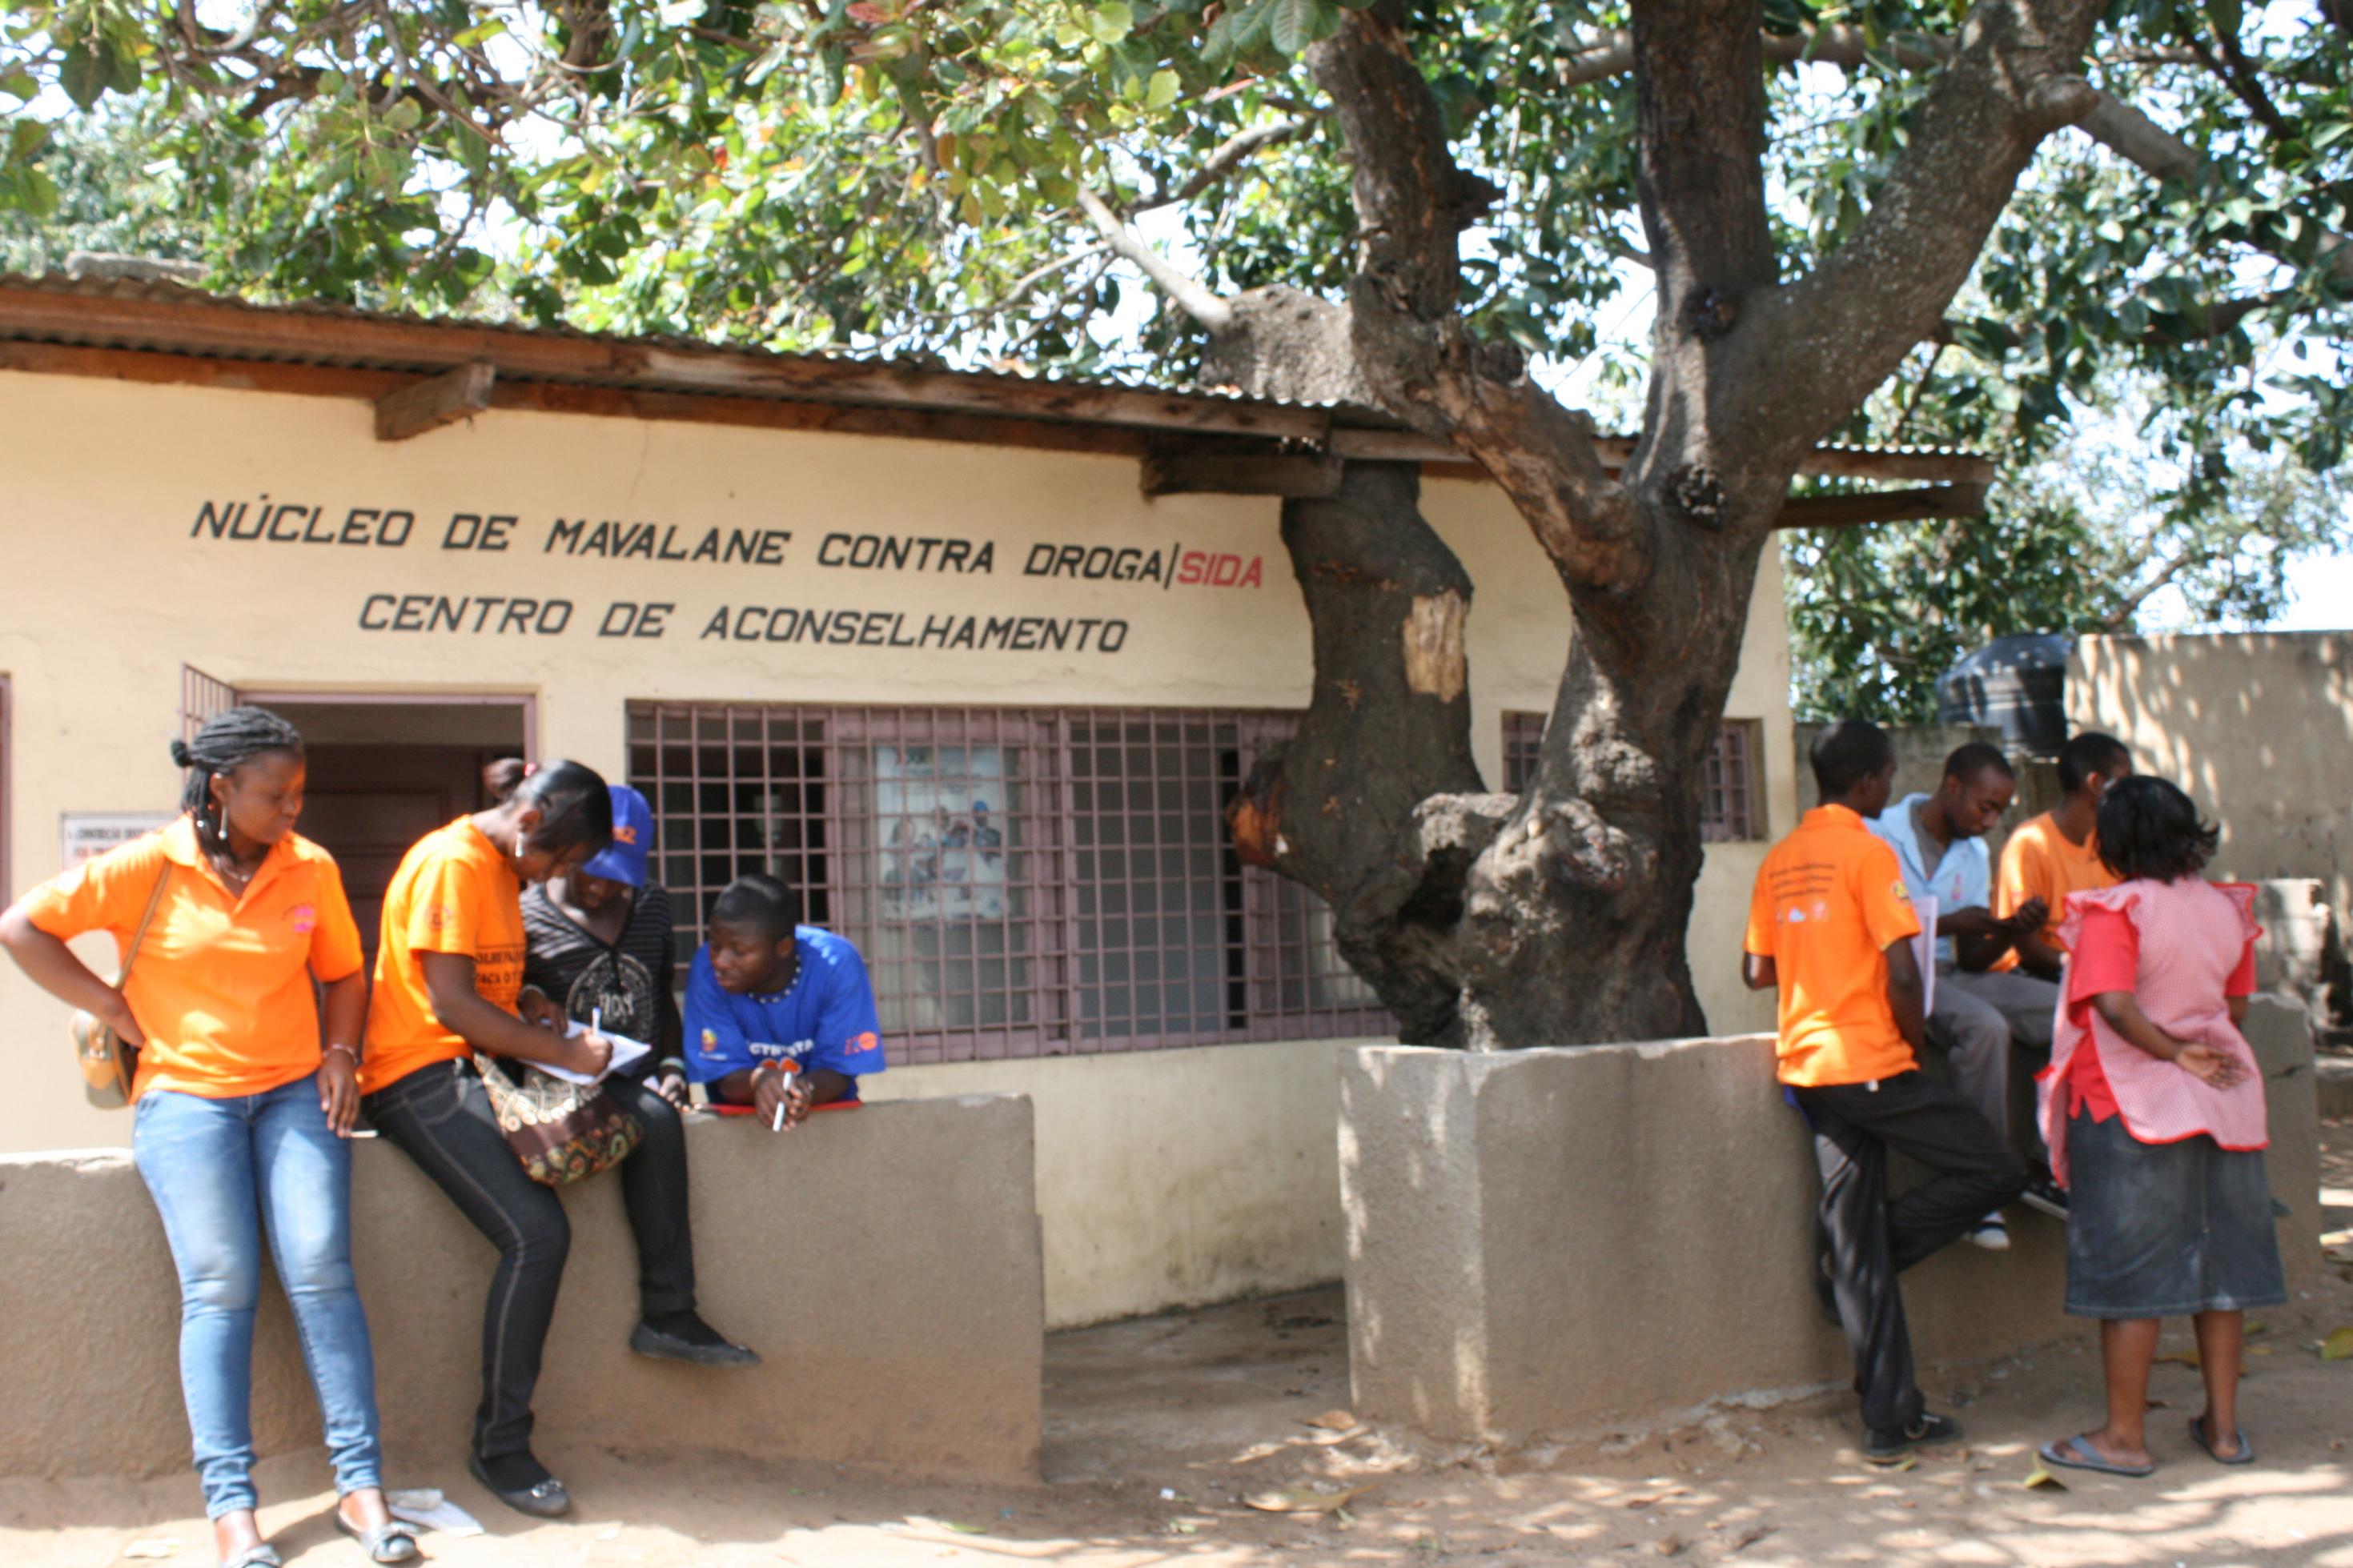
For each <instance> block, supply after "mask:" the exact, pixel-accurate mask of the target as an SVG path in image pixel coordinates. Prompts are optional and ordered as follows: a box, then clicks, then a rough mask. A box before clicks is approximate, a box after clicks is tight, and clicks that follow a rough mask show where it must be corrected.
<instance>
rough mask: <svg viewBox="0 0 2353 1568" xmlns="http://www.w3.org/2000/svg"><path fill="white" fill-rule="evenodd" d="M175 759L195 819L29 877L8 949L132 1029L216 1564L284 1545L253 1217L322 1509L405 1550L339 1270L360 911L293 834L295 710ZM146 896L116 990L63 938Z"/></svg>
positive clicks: (346, 1232) (266, 1559)
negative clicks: (264, 1448)
mask: <svg viewBox="0 0 2353 1568" xmlns="http://www.w3.org/2000/svg"><path fill="white" fill-rule="evenodd" d="M172 758H173V761H174V762H176V763H179V764H180V765H181V766H182V767H183V768H185V769H186V770H187V783H186V788H185V794H184V796H183V799H182V805H184V806H185V815H183V816H181V817H180V818H179V819H178V820H177V821H175V822H174V823H172V824H171V825H170V826H166V827H164V828H161V829H159V830H158V831H156V832H153V833H150V834H148V835H146V836H145V837H142V838H140V839H137V840H135V841H134V842H132V843H130V844H126V845H124V846H122V847H121V848H119V849H116V850H114V851H113V852H112V853H111V854H108V855H105V856H101V857H100V858H98V859H96V860H93V861H91V862H90V864H89V865H87V866H83V867H80V868H76V869H74V870H71V871H68V872H67V873H65V874H64V875H63V876H60V877H58V878H55V879H52V880H50V881H47V882H45V883H43V884H42V885H41V886H39V887H37V888H36V889H33V890H32V891H31V892H29V893H27V894H26V895H25V896H24V898H23V899H21V900H18V901H17V902H16V904H15V906H13V907H12V908H10V909H9V910H8V911H7V912H6V913H5V914H0V946H5V948H6V949H7V950H8V953H9V956H11V957H12V958H14V959H15V960H16V963H17V964H18V965H19V966H20V967H21V968H22V969H23V970H24V971H25V973H26V974H28V975H30V976H31V977H32V979H33V980H34V982H35V983H36V984H39V985H40V986H41V987H43V988H44V989H45V990H47V991H48V992H49V993H50V994H53V995H55V996H57V997H58V998H59V999H60V1000H62V1001H66V1002H69V1003H71V1004H73V1005H75V1006H78V1007H81V1008H84V1009H86V1010H88V1011H89V1012H90V1013H92V1014H94V1015H96V1016H98V1017H99V1018H100V1020H101V1021H103V1022H104V1023H105V1024H107V1025H108V1026H110V1027H111V1028H112V1029H113V1030H114V1032H115V1033H116V1034H117V1035H119V1036H121V1037H122V1038H123V1039H124V1040H125V1041H127V1042H129V1043H131V1044H132V1045H133V1046H136V1047H139V1070H138V1076H137V1077H136V1078H135V1079H133V1080H132V1093H133V1097H134V1100H135V1103H136V1106H137V1109H136V1110H135V1111H134V1112H133V1120H132V1142H131V1149H132V1158H133V1160H134V1161H135V1162H136V1163H137V1164H138V1167H139V1173H140V1175H141V1176H142V1178H144V1179H145V1181H146V1183H147V1190H148V1191H149V1193H151V1194H153V1197H154V1200H155V1208H156V1212H157V1213H159V1214H160V1215H162V1216H163V1220H164V1237H165V1239H166V1240H168V1241H169V1242H170V1244H171V1248H172V1261H173V1262H174V1265H175V1266H176V1267H177V1268H178V1270H179V1274H180V1386H181V1392H182V1394H183V1395H184V1397H185V1400H186V1402H187V1408H188V1428H189V1431H190V1433H191V1435H192V1436H193V1437H194V1439H195V1462H196V1473H197V1476H198V1477H199V1479H201V1481H202V1483H203V1486H204V1492H205V1510H206V1513H207V1514H208V1515H209V1516H210V1517H211V1519H212V1521H213V1540H214V1544H215V1546H216V1548H217V1549H218V1551H219V1553H220V1558H221V1562H222V1564H223V1568H274V1565H275V1564H276V1563H278V1562H279V1556H278V1553H277V1552H276V1550H275V1549H273V1548H272V1547H271V1546H269V1543H268V1542H264V1541H263V1540H262V1539H261V1530H260V1525H259V1521H257V1520H256V1519H255V1517H254V1505H255V1502H256V1497H255V1493H254V1489H253V1430H252V1423H251V1420H250V1416H249V1408H248V1406H249V1402H250V1399H251V1396H252V1383H253V1378H252V1364H253V1314H254V1308H255V1306H256V1305H257V1304H258V1303H259V1300H260V1297H261V1236H262V1231H263V1230H264V1229H265V1228H266V1229H267V1230H268V1232H269V1244H270V1249H271V1251H272V1253H273V1254H274V1256H275V1258H276V1259H277V1265H278V1277H279V1279H280V1283H282V1284H283V1285H284V1287H285V1289H286V1299H287V1301H288V1303H289V1304H290V1305H291V1306H292V1307H293V1309H294V1320H295V1322H296V1324H297V1325H298V1326H299V1327H300V1329H301V1340H302V1349H303V1354H304V1357H305V1359H306V1360H307V1361H308V1362H309V1363H310V1368H311V1384H312V1385H313V1386H314V1387H316V1389H317V1390H318V1394H319V1409H320V1413H321V1415H322V1417H323V1418H324V1423H325V1431H326V1439H327V1450H328V1453H329V1454H330V1455H331V1456H332V1458H333V1461H334V1468H335V1490H336V1491H337V1492H338V1493H339V1494H340V1500H339V1501H338V1503H337V1505H336V1509H335V1523H336V1524H337V1526H338V1527H339V1528H341V1529H342V1530H343V1531H344V1532H345V1533H347V1534H351V1535H354V1536H357V1537H359V1538H360V1540H361V1541H362V1542H363V1543H364V1545H365V1547H366V1548H367V1551H368V1553H369V1555H370V1556H371V1557H373V1558H374V1560H375V1561H376V1562H378V1563H405V1562H406V1561H408V1560H409V1559H411V1558H413V1557H415V1556H417V1542H416V1541H415V1539H414V1538H413V1536H412V1535H411V1534H410V1532H409V1530H408V1527H407V1526H406V1525H405V1524H398V1523H396V1522H395V1521H393V1519H392V1517H391V1516H390V1514H389V1513H387V1512H386V1511H385V1499H384V1490H383V1474H382V1469H383V1454H382V1449H381V1447H380V1445H379V1444H378V1442H377V1438H376V1405H375V1360H374V1357H373V1355H372V1353H371V1351H370V1349H369V1344H368V1329H367V1318H366V1315H365V1314H364V1312H363V1311H362V1310H361V1308H360V1299H359V1292H358V1290H357V1289H356V1288H355V1287H354V1285H353V1279H352V1262H351V1191H352V1160H351V1145H350V1144H349V1143H348V1142H345V1140H346V1139H348V1138H349V1137H350V1136H351V1131H352V1121H353V1116H354V1115H355V1113H356V1112H357V1111H358V1110H359V1084H358V1068H359V1060H358V1057H357V1055H356V1054H355V1053H356V1048H357V1045H358V1041H359V1035H360V1022H361V1017H362V1014H363V1012H364V1008H365V1005H366V996H367V985H366V981H365V979H364V976H363V975H362V974H361V973H360V938H359V930H358V928H357V927H356V926H355V925H353V922H352V910H351V905H350V904H349V903H348V902H347V901H346V900H344V897H343V878H342V876H341V875H340V874H339V873H338V872H337V870H336V869H335V862H334V859H333V858H332V857H331V856H329V855H328V854H327V852H326V851H325V850H323V849H322V848H320V847H318V846H317V845H315V844H312V843H311V842H310V841H309V840H307V839H305V838H302V837H299V836H297V835H296V833H295V832H294V823H295V820H296V818H298V817H299V816H301V812H302V782H303V759H302V737H301V733H300V732H298V731H296V730H295V728H294V727H293V726H292V725H291V724H289V723H288V722H286V721H285V720H283V719H281V718H280V717H279V716H278V715H277V714H275V713H272V712H270V711H269V710H267V709H262V708H233V709H231V710H228V711H227V712H226V713H223V714H221V715H220V716H219V717H217V718H216V719H214V720H213V721H211V722H209V723H207V724H206V726H205V727H204V731H203V732H202V733H201V734H199V735H197V737H196V738H195V742H193V743H183V742H177V741H174V742H173V743H172ZM159 879H160V880H161V889H162V894H161V897H160V899H157V898H156V897H155V895H156V891H157V888H158V883H159ZM151 900H153V902H154V909H155V914H154V919H153V922H152V923H151V924H150V925H149V926H148V930H147V935H146V940H145V941H144V942H142V944H141V946H140V949H139V952H138V954H137V958H136V961H135V962H134V963H132V969H131V974H130V977H129V979H128V980H126V981H125V982H124V983H123V984H122V986H121V989H119V990H118V989H117V988H116V987H114V986H112V985H110V984H107V983H106V982H105V981H103V980H100V978H99V977H98V976H97V975H96V974H93V973H90V969H89V968H88V967H87V966H86V965H84V964H83V963H82V962H81V960H80V959H79V958H77V957H75V956H74V954H73V952H72V951H71V950H70V949H69V948H68V947H67V946H66V942H67V940H68V939H69V938H71V937H76V936H79V935H81V934H82V933H84V932H86V931H108V932H111V934H112V935H113V937H114V939H115V942H116V943H117V945H118V947H124V948H127V947H128V945H129V943H130V941H131V938H132V934H133V933H134V932H135V931H137V930H138V929H139V925H140V921H141V919H142V916H143V915H144V914H145V912H146V910H147V908H148V906H149V903H150V901H151ZM314 979H315V980H317V981H318V982H319V983H320V984H322V985H323V986H324V987H325V989H326V1009H325V1012H326V1035H325V1042H324V1047H323V1048H322V1043H321V1037H320V1025H319V1009H318V1007H317V1005H315V1004H314V1002H313V1000H312V996H311V982H312V981H313V980H314Z"/></svg>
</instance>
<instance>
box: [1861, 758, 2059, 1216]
mask: <svg viewBox="0 0 2353 1568" xmlns="http://www.w3.org/2000/svg"><path fill="white" fill-rule="evenodd" d="M2017 796H2018V776H2017V774H2016V773H2013V772H2012V771H2011V770H2010V763H2009V762H2008V761H2007V760H2006V759H2005V758H2004V757H2003V756H2002V754H2001V752H2000V751H1998V750H1997V749H1995V748H1994V747H1992V746H1989V745H1987V744H1985V743H1984V742H1971V743H1970V744H1968V745H1966V746H1963V747H1961V748H1960V749H1959V750H1958V751H1956V752H1954V753H1953V754H1952V755H1951V756H1949V757H1947V758H1946V759H1945V776H1944V779H1943V781H1942V782H1941V783H1940V784H1938V785H1937V787H1936V794H1934V795H1905V797H1904V798H1903V799H1902V800H1899V801H1897V802H1896V803H1895V804H1894V805H1891V806H1889V807H1888V808H1887V809H1886V810H1885V811H1883V812H1882V813H1881V814H1880V815H1879V816H1876V817H1874V818H1873V820H1872V824H1871V830H1872V832H1873V833H1874V834H1877V835H1878V836H1879V837H1881V838H1883V839H1885V840H1886V841H1887V844H1888V846H1889V847H1891V848H1893V849H1894V851H1895V858H1896V860H1897V862H1898V863H1899V864H1901V865H1902V866H1903V868H1904V885H1905V888H1906V889H1908V890H1909V891H1910V892H1911V895H1912V903H1913V908H1914V910H1915V912H1916V911H1918V910H1924V909H1928V908H1933V909H1934V910H1935V911H1936V986H1935V988H1934V989H1935V1000H1934V1001H1933V1002H1932V1003H1931V1004H1930V1006H1929V1010H1928V1034H1927V1037H1928V1043H1929V1044H1930V1045H1932V1046H1935V1047H1937V1048H1938V1049H1939V1050H1942V1051H1943V1052H1944V1053H1945V1055H1946V1058H1947V1060H1948V1061H1950V1062H1951V1063H1952V1068H1953V1082H1954V1084H1955V1085H1956V1086H1957V1088H1958V1089H1960V1091H1961V1093H1962V1095H1963V1097H1964V1098H1966V1099H1967V1100H1968V1101H1969V1102H1970V1103H1971V1104H1973V1105H1975V1106H1976V1107H1977V1108H1978V1110H1980V1111H1981V1112H1983V1113H1984V1115H1985V1119H1986V1121H1988V1122H1989V1123H1990V1124H1991V1125H1992V1127H1993V1130H1994V1131H1995V1132H1996V1133H1998V1134H1999V1135H2000V1137H2001V1138H2002V1139H2003V1140H2004V1141H2005V1142H2007V1141H2008V1140H2009V1138H2010V1055H2011V1048H2012V1046H2013V1043H2014V1044H2016V1045H2020V1046H2024V1047H2027V1048H2028V1049H2030V1050H2034V1051H2040V1052H2042V1053H2043V1054H2044V1055H2048V1054H2049V1053H2050V1050H2051V1031H2052V1019H2053V1017H2054V1016H2055V1015H2056V1014H2057V1011H2058V1007H2059V987H2058V986H2056V985H2054V984H2052V983H2051V982H2050V981H2047V980H2042V979H2039V978H2037V977H2036V976H2034V975H2031V974H2028V973H2021V972H2019V971H2016V970H1999V969H1994V968H1993V967H1991V966H1992V965H1993V964H1995V963H1998V962H1999V961H2000V959H2001V958H2003V957H2004V956H2005V955H2007V954H2008V953H2010V952H2011V951H2012V949H2014V948H2015V947H2016V945H2017V943H2018V940H2019V938H2020V937H2021V936H2022V935H2027V934H2030V933H2032V932H2035V931H2041V930H2042V920H2043V915H2044V912H2045V911H2044V910H2043V908H2042V904H2041V902H2040V901H2038V900H2031V899H2030V900H2026V901H2025V902H2024V903H2022V904H2021V905H2020V906H2019V908H2018V911H2017V912H2016V913H2015V914H2013V915H2012V916H2011V917H2010V919H2008V920H1999V919H1996V918H1995V916H1994V913H1993V910H1991V909H1990V908H1989V905H1991V903H1992V902H1993V858H1992V857H1991V856H1990V855H1989V854H1988V853H1987V852H1986V846H1985V835H1986V833H1987V832H1988V831H1989V830H1990V829H1991V828H1992V827H1993V826H1995V825H1996V824H1997V823H1999V822H2000V820H2001V817H2002V814H2003V813H2004V812H2006V811H2008V810H2009V809H2010V802H2011V801H2012V800H2014V799H2016V798H2017ZM1929 900H1935V902H1934V904H1933V905H1931V904H1930V902H1929ZM2030 1136H2031V1134H2030ZM2045 1187H2047V1188H2048V1189H2049V1190H2048V1191H2047V1192H2046V1191H2043V1190H2042V1189H2043V1188H2045ZM2026 1201H2027V1202H2029V1203H2031V1204H2034V1205H2037V1206H2038V1207H2046V1208H2047V1206H2048V1205H2052V1204H2053V1203H2054V1202H2055V1203H2056V1205H2058V1213H2059V1215H2060V1216H2061V1217H2064V1216H2065V1213H2066V1210H2065V1206H2064V1205H2065V1194H2063V1193H2062V1192H2061V1191H2060V1190H2059V1188H2058V1187H2057V1186H2056V1185H2054V1184H2051V1183H2050V1182H2049V1181H2048V1179H2047V1178H2044V1179H2042V1180H2041V1181H2038V1182H2030V1183H2029V1184H2028V1186H2027V1192H2026ZM1969 1239H1970V1240H1971V1241H1974V1242H1976V1243H1977V1244H1978V1246H1979V1247H1989V1248H1991V1249H1993V1250H1995V1251H2000V1250H2001V1249H2003V1248H2005V1247H2008V1246H2009V1245H2010V1227H2009V1226H2007V1225H2005V1224H2004V1223H2003V1221H2002V1217H2001V1215H2000V1213H1998V1212H1997V1213H1994V1214H1989V1215H1986V1216H1985V1217H1984V1219H1982V1220H1981V1221H1979V1222H1978V1226H1977V1228H1976V1229H1974V1230H1972V1231H1970V1232H1969Z"/></svg>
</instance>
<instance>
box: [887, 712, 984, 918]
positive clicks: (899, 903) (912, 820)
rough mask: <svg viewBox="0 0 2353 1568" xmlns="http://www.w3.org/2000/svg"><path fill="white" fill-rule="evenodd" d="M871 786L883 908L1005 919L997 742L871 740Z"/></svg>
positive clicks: (897, 913) (907, 914) (900, 914)
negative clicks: (880, 743)
mask: <svg viewBox="0 0 2353 1568" xmlns="http://www.w3.org/2000/svg"><path fill="white" fill-rule="evenodd" d="M874 786H875V811H876V817H877V821H876V828H877V830H878V831H879V833H880V834H881V841H882V907H883V910H884V912H885V914H886V915H887V916H889V917H890V918H891V919H893V920H902V921H934V920H965V919H970V918H974V917H978V918H980V919H983V920H1000V919H1002V918H1004V915H1005V829H1004V826H1003V825H1004V823H1005V821H1006V816H1005V815H1004V811H1005V807H1006V805H1008V797H1007V794H1006V779H1005V753H1004V750H1003V748H1001V747H997V746H942V747H934V746H877V747H875V748H874Z"/></svg>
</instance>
